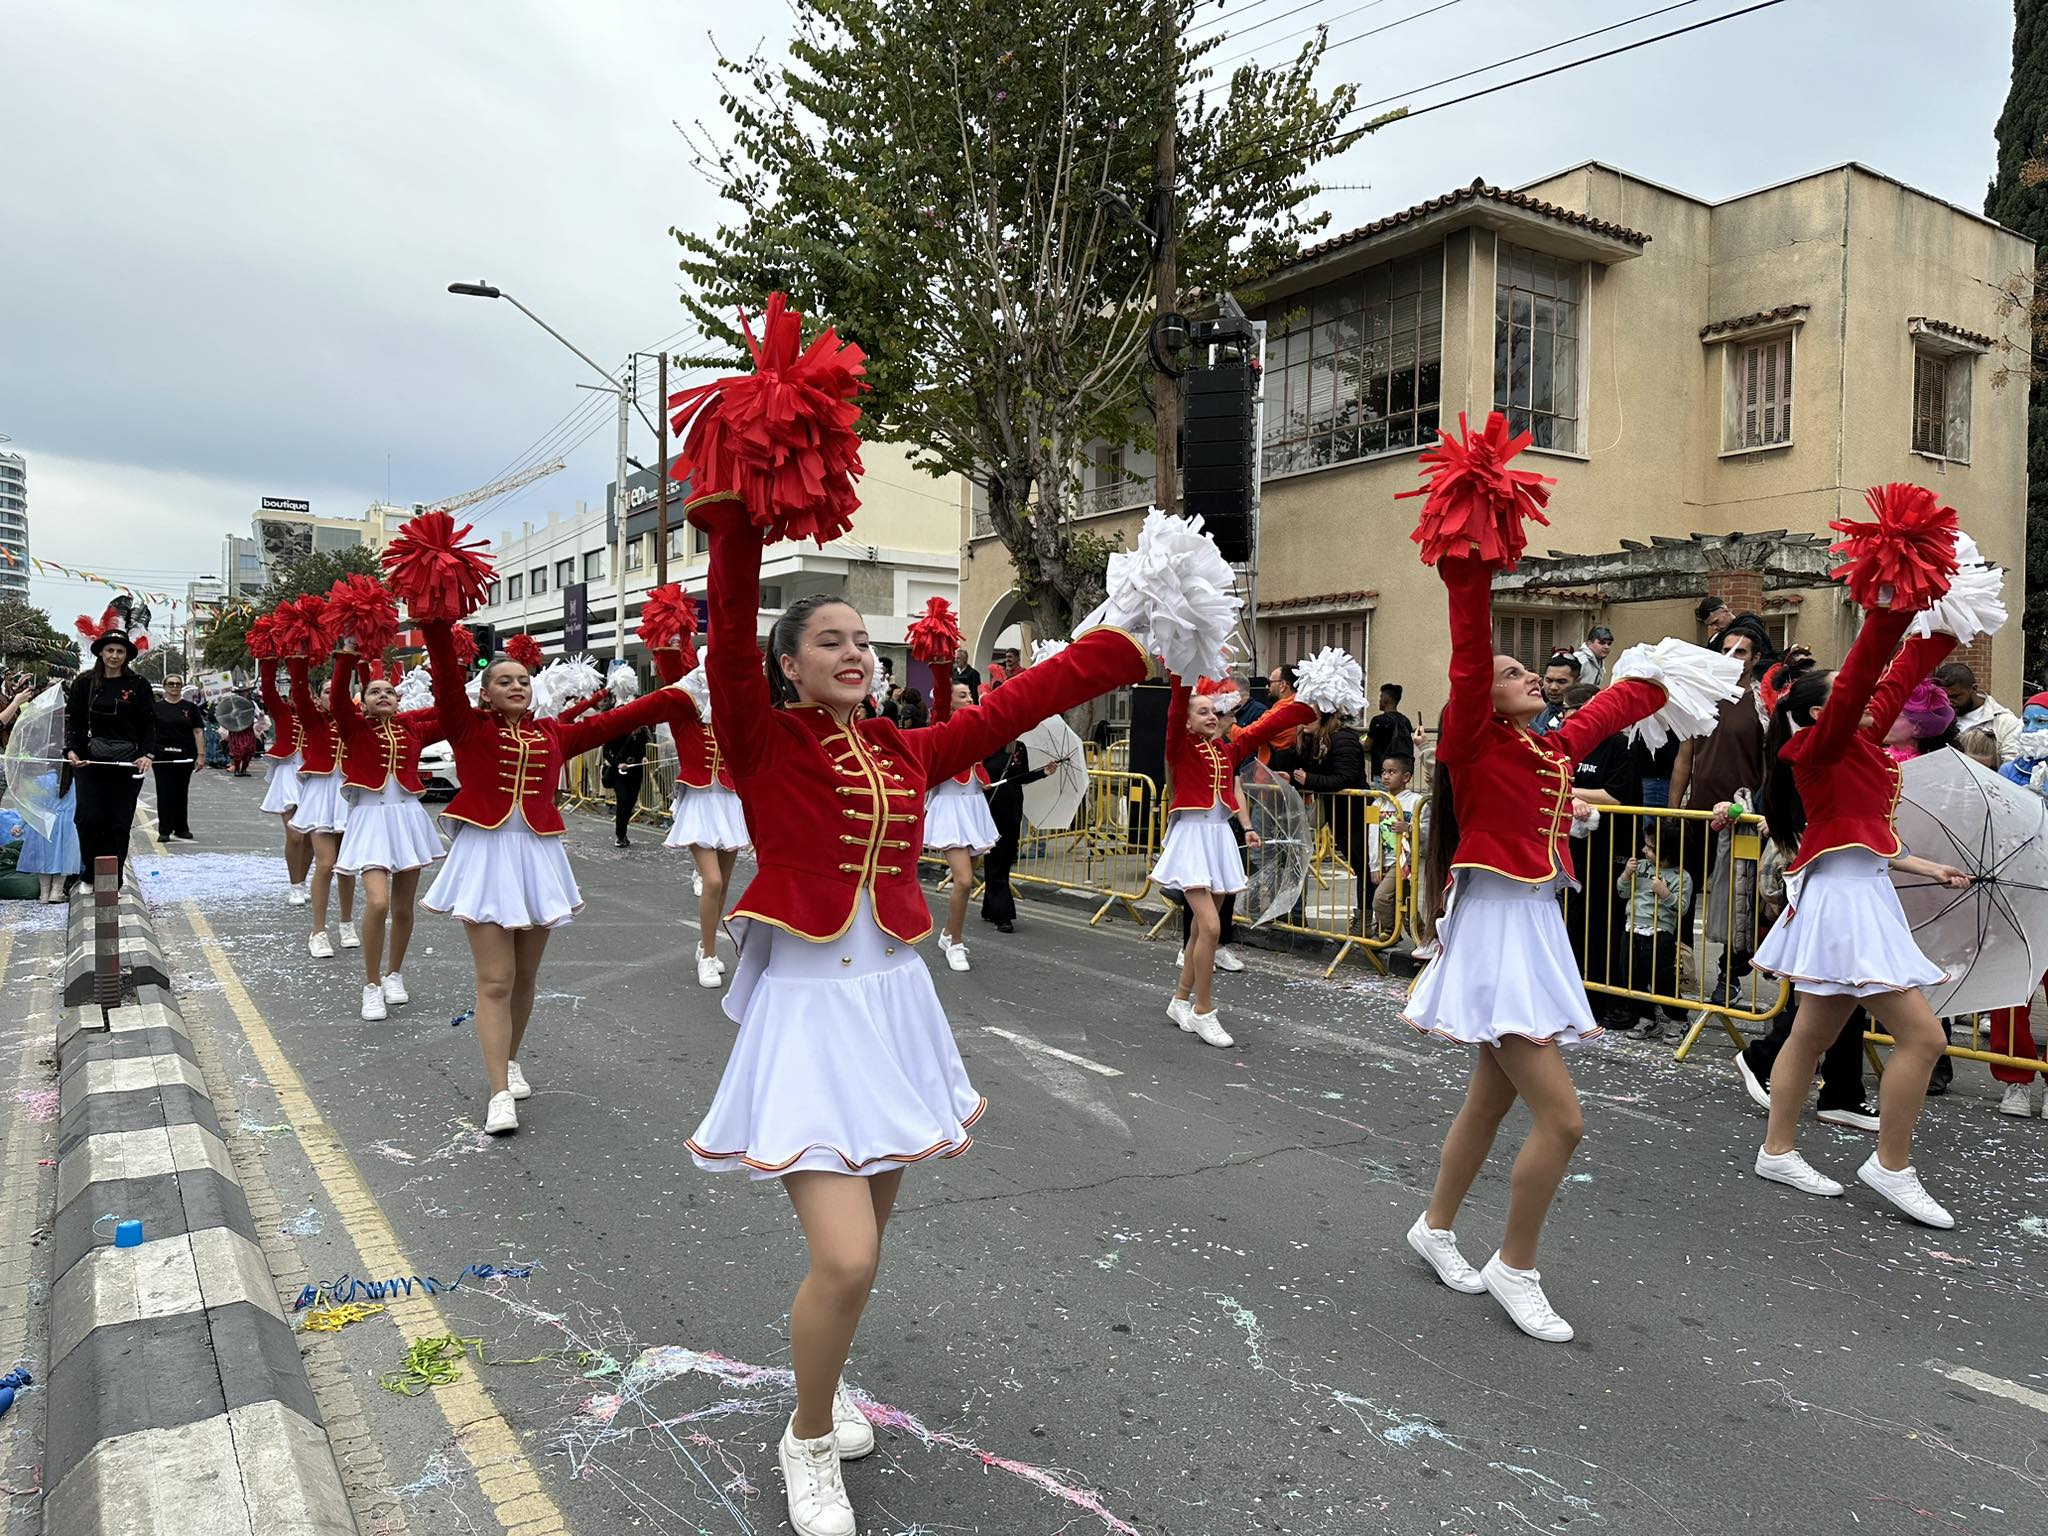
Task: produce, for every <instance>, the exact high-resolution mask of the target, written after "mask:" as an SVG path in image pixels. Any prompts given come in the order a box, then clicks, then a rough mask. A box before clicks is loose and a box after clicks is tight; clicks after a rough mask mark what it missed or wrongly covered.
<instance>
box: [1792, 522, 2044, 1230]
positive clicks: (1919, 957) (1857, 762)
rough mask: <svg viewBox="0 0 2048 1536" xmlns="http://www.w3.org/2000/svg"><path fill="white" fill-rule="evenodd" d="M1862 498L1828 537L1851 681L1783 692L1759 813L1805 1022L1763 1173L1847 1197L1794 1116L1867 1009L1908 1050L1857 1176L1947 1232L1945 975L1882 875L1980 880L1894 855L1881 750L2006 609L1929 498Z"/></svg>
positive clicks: (1992, 575) (1809, 682)
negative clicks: (1941, 1123)
mask: <svg viewBox="0 0 2048 1536" xmlns="http://www.w3.org/2000/svg"><path fill="white" fill-rule="evenodd" d="M1868 500H1869V504H1870V507H1871V510H1872V511H1873V512H1874V513H1875V514H1876V518H1875V520H1874V521H1873V522H1869V523H1863V522H1856V521H1853V520H1845V521H1841V522H1836V523H1834V524H1832V525H1831V526H1832V527H1834V528H1836V529H1837V530H1839V531H1840V532H1842V533H1844V534H1845V535H1846V537H1845V538H1844V539H1843V540H1842V542H1841V543H1839V544H1837V545H1835V549H1836V551H1838V552H1841V553H1844V554H1846V555H1847V556H1848V559H1847V560H1846V562H1845V563H1844V564H1843V565H1842V566H1840V567H1839V568H1838V569H1837V570H1836V572H1835V575H1836V577H1837V579H1843V580H1846V581H1847V582H1848V583H1849V589H1850V592H1851V593H1852V595H1854V596H1855V598H1856V600H1857V601H1858V602H1859V603H1860V604H1862V605H1863V607H1864V609H1865V616H1864V621H1863V629H1862V632H1861V633H1860V634H1858V635H1857V637H1856V640H1855V643H1854V644H1853V645H1851V646H1850V647H1849V654H1848V656H1847V657H1846V658H1845V659H1844V660H1843V662H1842V666H1841V670H1840V671H1838V672H1832V673H1830V672H1824V671H1820V670H1817V669H1816V670H1814V671H1810V672H1807V673H1805V674H1804V675H1802V676H1800V677H1799V678H1798V679H1797V680H1796V681H1794V682H1793V684H1792V685H1791V687H1789V688H1787V689H1786V690H1785V693H1784V696H1783V697H1782V698H1780V699H1779V700H1778V702H1777V705H1776V707H1775V708H1774V709H1773V710H1772V711H1771V724H1770V729H1769V732H1768V733H1767V734H1766V736H1765V739H1764V750H1765V761H1766V763H1768V764H1769V765H1770V766H1769V768H1768V771H1767V773H1766V776H1765V780H1764V784H1763V794H1762V800H1761V804H1760V805H1759V807H1758V808H1759V810H1761V811H1762V813H1763V816H1764V819H1765V821H1766V822H1767V823H1768V824H1769V826H1770V829H1771V837H1772V838H1773V840H1775V841H1776V842H1777V844H1778V846H1779V847H1780V848H1782V849H1783V850H1784V852H1785V856H1786V858H1787V860H1788V862H1787V864H1786V866H1785V884H1786V894H1787V897H1788V904H1787V906H1786V908H1785V911H1784V913H1783V914H1782V915H1781V916H1780V917H1779V918H1778V921H1777V922H1776V923H1775V924H1774V925H1772V928H1771V931H1770V933H1769V934H1768V935H1767V936H1766V937H1765V939H1764V942H1763V943H1762V944H1761V945H1760V946H1759V947H1758V949H1757V953H1756V960H1755V964H1756V968H1757V969H1758V970H1760V971H1764V972H1767V973H1770V974H1772V975H1777V976H1782V977H1784V978H1785V979H1786V980H1787V981H1789V982H1791V983H1792V988H1793V990H1794V992H1796V993H1797V994H1798V997H1799V1011H1798V1013H1797V1014H1796V1015H1795V1016H1794V1018H1793V1022H1792V1033H1791V1034H1790V1036H1788V1037H1787V1039H1786V1041H1785V1044H1784V1047H1783V1048H1782V1049H1781V1050H1780V1051H1779V1052H1778V1059H1777V1062H1776V1063H1775V1065H1774V1066H1773V1068H1772V1070H1771V1119H1770V1126H1769V1128H1768V1129H1767V1131H1766V1132H1765V1135H1764V1144H1763V1147H1762V1148H1761V1149H1760V1150H1759V1151H1758V1152H1757V1155H1756V1171H1757V1172H1758V1173H1759V1174H1761V1175H1762V1176H1763V1177H1764V1178H1767V1179H1775V1180H1776V1181H1777V1182H1779V1183H1781V1184H1789V1185H1791V1186H1792V1187H1793V1188H1794V1189H1800V1190H1804V1191H1806V1192H1807V1193H1809V1194H1816V1195H1839V1194H1841V1193H1842V1186H1841V1185H1840V1184H1838V1183H1836V1182H1835V1181H1834V1180H1833V1179H1830V1178H1828V1177H1826V1176H1825V1175H1824V1174H1821V1173H1819V1172H1818V1171H1816V1170H1815V1169H1814V1168H1813V1167H1812V1166H1811V1165H1810V1164H1809V1163H1808V1162H1807V1161H1806V1159H1805V1158H1804V1157H1802V1156H1800V1154H1799V1150H1798V1146H1797V1139H1798V1130H1799V1115H1800V1110H1801V1108H1802V1107H1803V1106H1804V1104H1805V1102H1806V1093H1807V1090H1808V1089H1809V1088H1810V1087H1812V1085H1813V1072H1814V1066H1815V1064H1816V1063H1817V1062H1818V1061H1819V1059H1820V1055H1821V1053H1822V1052H1823V1051H1825V1050H1826V1049H1827V1048H1828V1047H1829V1046H1830V1045H1832V1044H1833V1043H1834V1042H1835V1039H1836V1037H1837V1036H1839V1035H1840V1034H1841V1032H1842V1030H1843V1028H1844V1027H1845V1026H1846V1025H1847V1024H1848V1021H1849V1018H1850V1015H1851V1014H1852V1013H1854V1011H1855V1009H1856V1006H1857V1004H1858V1003H1861V1004H1862V1006H1863V1007H1864V1008H1866V1009H1868V1010H1869V1011H1870V1013H1871V1015H1872V1016H1873V1017H1874V1018H1875V1019H1876V1020H1877V1021H1878V1023H1879V1024H1881V1025H1883V1026H1884V1027H1885V1029H1886V1030H1888V1031H1889V1032H1890V1034H1891V1037H1892V1039H1893V1040H1894V1041H1896V1042H1897V1044H1896V1045H1895V1046H1894V1047H1893V1050H1892V1055H1891V1059H1890V1060H1889V1061H1888V1062H1886V1063H1885V1071H1884V1081H1883V1083H1882V1084H1881V1085H1880V1087H1879V1089H1878V1132H1877V1150H1876V1151H1875V1152H1873V1153H1872V1154H1871V1155H1870V1157H1869V1158H1867V1159H1866V1160H1865V1161H1864V1163H1863V1166H1862V1167H1861V1168H1859V1169H1857V1171H1856V1177H1857V1178H1858V1179H1860V1180H1861V1181H1862V1182H1863V1183H1865V1184H1867V1185H1868V1186H1869V1187H1870V1188H1872V1189H1874V1190H1876V1191H1877V1193H1878V1194H1880V1195H1882V1196H1884V1198H1885V1199H1887V1200H1889V1201H1890V1202H1891V1203H1892V1204H1893V1205H1895V1206H1897V1207H1898V1208H1899V1209H1900V1210H1902V1211H1904V1212H1905V1213H1906V1214H1907V1215H1908V1216H1910V1217H1912V1218H1913V1219H1914V1220H1915V1221H1918V1222H1922V1223H1924V1224H1926V1225H1927V1226H1930V1227H1952V1226H1954V1225H1955V1219H1954V1218H1953V1217H1952V1216H1950V1215H1949V1213H1948V1212H1947V1211H1946V1210H1944V1209H1943V1208H1942V1207H1941V1205H1940V1204H1939V1203H1938V1202H1936V1200H1935V1199H1934V1197H1933V1196H1931V1195H1929V1194H1928V1193H1927V1191H1926V1189H1925V1188H1924V1187H1923V1186H1922V1185H1921V1183H1920V1176H1919V1174H1918V1173H1916V1172H1915V1171H1914V1168H1913V1160H1912V1159H1913V1126H1914V1123H1915V1122H1916V1121H1917V1120H1918V1118H1919V1115H1920V1106H1921V1104H1922V1103H1923V1102H1924V1101H1925V1098H1926V1095H1927V1081H1928V1078H1929V1076H1930V1075H1931V1074H1932V1073H1933V1071H1934V1063H1935V1062H1936V1061H1937V1060H1938V1059H1939V1058H1940V1056H1941V1052H1942V1045H1943V1040H1942V1033H1941V1025H1940V1024H1939V1022H1937V1021H1936V1019H1935V1017H1934V1012H1933V1010H1932V1009H1931V1008H1930V1007H1929V1006H1928V1003H1927V997H1926V994H1925V993H1924V992H1922V991H1921V990H1920V989H1921V988H1922V987H1928V986H1934V985H1936V984H1938V983H1940V982H1942V981H1944V980H1946V979H1947V978H1946V977H1945V976H1944V975H1943V973H1942V971H1941V969H1940V967H1938V966H1936V965H1935V964H1934V963H1933V962H1932V961H1930V960H1928V958H1927V957H1926V956H1925V955H1923V954H1922V953H1921V952H1920V949H1919V946H1918V945H1916V944H1915V943H1914V942H1913V934H1912V930H1911V929H1910V928H1909V927H1907V925H1906V916H1905V912H1904V910H1903V909H1902V908H1901V907H1900V905H1899V897H1898V893H1897V891H1896V890H1894V889H1893V886H1892V882H1891V878H1890V874H1889V870H1890V869H1893V868H1896V869H1900V870H1903V871H1905V872H1907V873H1910V874H1915V875H1919V876H1922V877H1924V878H1927V879H1932V880H1937V881H1940V882H1941V883H1942V884H1944V885H1951V886H1955V887H1958V888H1961V887H1965V886H1967V885H1968V884H1969V878H1968V877H1967V876H1966V875H1964V874H1963V873H1962V872H1961V871H1960V870H1957V869H1953V868H1950V867H1949V866H1947V865H1944V864H1936V863H1933V862H1930V861H1929V860H1927V859H1923V858H1917V857H1914V856H1912V855H1910V854H1907V852H1906V850H1905V849H1904V848H1903V847H1902V846H1901V845H1900V842H1899V835H1898V832H1897V830H1896V828H1895V827H1894V826H1893V824H1892V813H1893V811H1894V809H1895V808H1896V807H1897V805H1898V802H1899V792H1900V788H1901V783H1902V780H1901V776H1900V772H1899V765H1898V763H1897V762H1896V761H1895V760H1894V759H1893V758H1892V756H1891V755H1890V754H1889V753H1888V752H1886V751H1885V749H1884V747H1883V745H1882V743H1883V742H1884V739H1885V734H1886V732H1887V731H1889V730H1890V728H1891V725H1892V722H1893V720H1895V719H1896V718H1897V717H1898V714H1899V711H1900V708H1901V707H1902V706H1903V705H1904V704H1905V702H1906V698H1907V696H1908V695H1909V694H1910V693H1911V692H1912V691H1913V689H1914V687H1915V686H1916V685H1917V684H1918V683H1920V682H1921V680H1922V679H1924V678H1925V677H1926V676H1927V675H1928V674H1929V673H1930V672H1932V671H1933V670H1934V668H1935V667H1936V666H1938V665H1939V664H1940V662H1941V660H1942V658H1943V657H1945V656H1946V655H1947V654H1948V653H1949V651H1950V650H1951V649H1953V648H1954V646H1955V643H1956V636H1957V635H1958V634H1967V635H1971V636H1975V635H1978V634H1989V633H1992V632H1993V631H1995V630H1996V629H1997V628H1998V625H1999V623H2000V622H2002V620H2003V619H2004V608H2003V605H2002V604H2001V603H2000V602H1999V601H1998V577H1997V573H1996V572H1994V571H1989V570H1987V569H1986V568H1985V567H1984V565H1983V563H1982V561H1981V560H1976V559H1972V560H1970V561H1968V562H1959V560H1958V551H1957V543H1958V540H1957V530H1956V521H1955V516H1956V515H1955V513H1954V512H1953V511H1951V510H1950V509H1949V508H1947V507H1944V506H1942V505H1941V504H1940V502H1939V501H1938V500H1937V499H1936V498H1935V496H1934V495H1933V493H1932V492H1929V491H1927V490H1924V489H1922V488H1921V487H1919V486H1916V485H1902V484H1894V485H1886V486H1882V487H1878V488H1876V489H1873V490H1872V491H1870V492H1869V495H1868ZM1968 554H1969V555H1970V556H1973V557H1974V556H1975V555H1976V547H1975V545H1974V544H1973V545H1970V546H1969V549H1968ZM1987 599H1988V601H1987ZM1930 606H1931V607H1933V609H1934V610H1935V611H1934V612H1933V613H1932V614H1930V615H1929V616H1928V619H1927V621H1926V622H1924V623H1922V624H1921V625H1920V627H1921V628H1922V630H1923V631H1924V633H1922V634H1921V635H1919V636H1917V637H1916V638H1914V639H1911V640H1907V641H1906V643H1905V645H1904V646H1903V647H1899V642H1900V640H1901V639H1903V638H1904V637H1905V634H1906V631H1907V629H1908V628H1909V627H1911V626H1913V625H1914V623H1915V618H1914V615H1915V613H1916V611H1917V610H1920V609H1923V608H1928V607H1930ZM1895 647H1896V648H1898V654H1897V655H1896V656H1894V655H1893V654H1892V653H1893V650H1894V648H1895ZM1887 662H1889V663H1890V665H1889V666H1887V665H1886V663H1887ZM1880 672H1882V674H1883V675H1882V677H1881V678H1880V675H1879V674H1880Z"/></svg>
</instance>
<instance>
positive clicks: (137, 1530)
mask: <svg viewBox="0 0 2048 1536" xmlns="http://www.w3.org/2000/svg"><path fill="white" fill-rule="evenodd" d="M97 883H98V884H99V885H100V886H101V888H100V889H98V890H96V891H92V892H85V891H81V892H79V893H78V894H77V895H76V896H75V897H74V899H73V903H72V906H71V911H70V941H71V942H70V950H69V953H68V955H67V957H66V960H65V964H64V968H63V977H62V980H63V994H62V996H63V1001H62V1003H61V1004H60V1005H58V1006H57V1007H56V1008H55V1014H56V1018H55V1025H56V1034H57V1057H58V1071H57V1082H58V1120H57V1215H56V1220H55V1224H54V1229H53V1235H52V1242H53V1246H54V1256H53V1263H52V1273H53V1274H54V1276H55V1279H54V1280H53V1282H52V1285H51V1289H50V1366H49V1370H48V1374H47V1376H46V1378H45V1380H46V1382H47V1387H48V1398H47V1423H48V1443H47V1445H46V1446H45V1451H44V1473H43V1476H44V1486H45V1487H46V1488H47V1489H48V1490H49V1492H48V1494H47V1495H46V1498H45V1502H44V1507H43V1530H44V1533H45V1536H144V1533H150V1536H155V1533H158V1532H168V1531H195V1532H199V1531H203V1532H206V1533H207V1536H356V1524H355V1520H354V1518H353V1516H352V1515H351V1513H350V1510H349V1504H348V1499H347V1497H346V1495H345V1494H344V1492H343V1489H342V1481H341V1473H340V1469H339V1468H338V1467H337V1466H336V1464H335V1457H334V1451H333V1448H332V1446H331V1445H330V1444H329V1442H328V1437H327V1432H326V1429H325V1428H324V1426H323V1425H322V1423H321V1418H320V1410H319V1407H318V1405H317V1403H316V1402H315V1400H314V1396H313V1388H312V1386H311V1384H310V1382H309V1381H308V1379H307V1375H306V1366H305V1362H304V1360H303V1358H302V1357H301V1355H300V1353H299V1344H298V1339H297V1337H296V1335H295V1334H294V1333H293V1331H292V1328H291V1324H290V1323H289V1321H287V1319H286V1318H285V1316H284V1312H283V1309H282V1307H281V1305H280V1303H279V1300H278V1294H277V1284H276V1281H275V1280H274V1279H273V1278H272V1276H271V1272H270V1266H269V1264H268V1263H267V1261H266V1260H265V1258H264V1256H263V1248H262V1243H261V1239H260V1237H259V1236H258V1233H257V1230H256V1225H255V1222H254V1221H253V1220H252V1219H251V1217H250V1214H249V1202H248V1200H247V1198H246V1197H245V1196H244V1194H243V1192H242V1186H241V1182H240V1180H239V1179H238V1178H237V1177H236V1175H235V1167H234V1162H233V1160H232V1159H231V1158H230V1157H229V1155H228V1149H227V1144H226V1142H225V1141H224V1140H223V1139H222V1135H221V1127H220V1122H219V1118H218V1116H217V1114H216V1112H215V1110H214V1106H213V1099H212V1097H211V1096H210V1095H209V1094H208V1092H207V1089H206V1080H205V1077H204V1074H203V1073H202V1072H201V1071H200V1066H199V1061H198V1057H197V1055H196V1053H195V1052H194V1050H193V1046H192V1041H191V1038H190V1036H189V1034H188V1032H187V1030H186V1027H185V1021H184V1019H183V1018H182V1017H181V1016H180V1014H179V1012H178V1007H177V1002H176V999H175V998H174V997H173V996H172V993H171V991H170V988H169V980H170V977H169V969H168V967H167V966H166V965H165V964H164V959H163V949H162V946H161V945H160V944H159V943H158V942H157V937H156V932H155V927H154V924H153V921H152V919H151V917H150V914H149V911H148V909H147V908H146V907H145V906H143V904H142V903H141V901H140V900H139V899H138V898H137V896H136V895H135V893H134V890H133V888H132V887H130V888H128V889H125V890H110V889H108V888H106V886H107V883H106V882H105V881H104V880H102V881H100V882H97ZM109 956H111V957H112V958H113V961H114V967H113V970H112V974H113V977H114V986H115V990H114V991H113V993H112V998H113V1001H112V1003H111V1004H110V1005H105V1006H103V1005H102V1003H101V1001H100V1000H101V999H102V998H104V997H106V996H108V995H109V994H108V993H107V991H106V990H105V989H106V987H107V985H108V981H107V978H108V975H109V969H110V968H109V965H108V958H109ZM129 1221H140V1222H141V1224H142V1240H141V1242H139V1243H137V1244H135V1245H133V1246H129V1247H121V1246H117V1245H116V1243H115V1241H114V1234H115V1228H116V1224H117V1223H123V1222H129Z"/></svg>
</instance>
